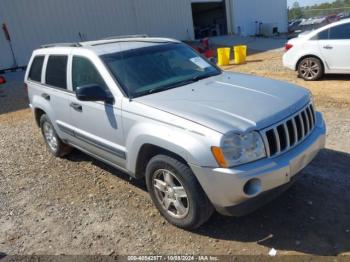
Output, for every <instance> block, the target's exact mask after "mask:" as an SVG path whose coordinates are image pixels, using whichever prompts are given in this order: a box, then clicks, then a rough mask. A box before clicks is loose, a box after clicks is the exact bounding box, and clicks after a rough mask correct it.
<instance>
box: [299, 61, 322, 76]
mask: <svg viewBox="0 0 350 262" xmlns="http://www.w3.org/2000/svg"><path fill="white" fill-rule="evenodd" d="M298 73H299V77H301V78H303V79H304V80H306V81H316V80H319V79H320V78H321V77H322V76H323V74H324V70H323V65H322V62H321V60H320V59H318V58H316V57H306V58H304V59H303V60H301V61H300V63H299V65H298Z"/></svg>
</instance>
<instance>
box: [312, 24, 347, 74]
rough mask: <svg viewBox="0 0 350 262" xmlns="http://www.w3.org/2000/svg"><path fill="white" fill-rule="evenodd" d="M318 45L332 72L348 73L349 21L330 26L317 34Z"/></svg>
mask: <svg viewBox="0 0 350 262" xmlns="http://www.w3.org/2000/svg"><path fill="white" fill-rule="evenodd" d="M319 47H320V50H321V53H322V56H323V58H324V60H325V61H326V63H327V66H328V67H329V69H330V70H332V72H334V73H350V56H349V50H350V23H347V24H342V25H338V26H334V27H331V28H330V29H328V30H326V31H323V32H321V33H320V35H319Z"/></svg>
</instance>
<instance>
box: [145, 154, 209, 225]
mask: <svg viewBox="0 0 350 262" xmlns="http://www.w3.org/2000/svg"><path fill="white" fill-rule="evenodd" d="M146 183H147V188H148V191H149V193H150V195H151V198H152V200H153V202H154V204H155V206H156V207H157V209H158V210H159V212H160V213H161V214H162V215H163V216H164V217H165V218H166V220H168V222H170V223H171V224H173V225H175V226H177V227H180V228H184V229H194V228H197V227H199V226H201V225H202V224H203V223H205V222H206V221H207V220H208V219H209V218H210V216H211V215H212V213H213V211H214V208H213V206H212V204H211V203H210V201H209V199H208V197H207V196H206V194H205V193H204V191H203V189H202V188H201V186H200V184H199V183H198V181H197V179H196V177H195V176H194V174H193V173H192V171H191V169H190V168H189V167H188V166H187V165H186V164H184V163H182V162H180V161H178V160H177V159H174V158H172V157H169V156H166V155H157V156H155V157H153V158H152V159H151V160H150V162H149V163H148V165H147V168H146Z"/></svg>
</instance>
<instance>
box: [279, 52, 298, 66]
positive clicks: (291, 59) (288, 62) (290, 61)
mask: <svg viewBox="0 0 350 262" xmlns="http://www.w3.org/2000/svg"><path fill="white" fill-rule="evenodd" d="M288 52H290V51H288ZM288 52H287V53H285V54H284V55H283V59H282V60H283V66H284V67H286V68H288V69H290V70H293V71H295V70H296V62H295V56H292V55H291V54H290V53H288Z"/></svg>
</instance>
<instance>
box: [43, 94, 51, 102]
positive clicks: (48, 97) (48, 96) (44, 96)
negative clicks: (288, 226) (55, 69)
mask: <svg viewBox="0 0 350 262" xmlns="http://www.w3.org/2000/svg"><path fill="white" fill-rule="evenodd" d="M41 96H42V97H43V98H44V99H46V100H47V101H50V95H48V94H46V93H42V94H41Z"/></svg>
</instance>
